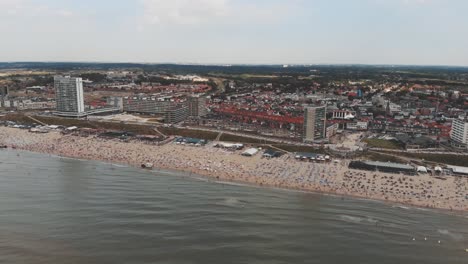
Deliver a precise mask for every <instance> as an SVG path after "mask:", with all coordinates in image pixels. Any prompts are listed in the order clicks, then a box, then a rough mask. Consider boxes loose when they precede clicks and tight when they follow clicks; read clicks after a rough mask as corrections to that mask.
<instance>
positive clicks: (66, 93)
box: [54, 76, 86, 117]
mask: <svg viewBox="0 0 468 264" xmlns="http://www.w3.org/2000/svg"><path fill="white" fill-rule="evenodd" d="M54 86H55V98H56V101H57V115H65V116H76V117H80V116H84V115H86V112H85V106H84V96H83V80H82V79H81V78H72V77H70V76H55V77H54Z"/></svg>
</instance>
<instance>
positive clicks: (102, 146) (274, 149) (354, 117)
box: [0, 65, 468, 211]
mask: <svg viewBox="0 0 468 264" xmlns="http://www.w3.org/2000/svg"><path fill="white" fill-rule="evenodd" d="M46 66H47V67H45V65H40V66H35V67H32V66H30V68H27V67H25V66H24V65H18V66H16V67H14V65H13V66H12V65H9V66H8V67H9V68H8V69H7V68H5V69H1V68H0V125H2V126H0V146H1V147H3V148H11V149H17V150H27V151H33V152H40V153H46V154H51V155H58V156H64V157H72V158H79V159H91V160H99V161H105V162H111V163H123V164H129V165H132V166H137V167H142V168H145V169H154V170H157V169H168V170H178V171H184V172H187V173H190V174H194V175H203V176H207V177H210V178H212V179H213V180H223V181H234V182H245V183H251V184H256V185H262V186H269V187H278V188H290V189H297V190H305V191H314V192H322V193H329V194H336V195H343V196H355V197H362V198H369V199H377V200H382V201H388V202H396V203H400V204H408V205H415V206H421V207H430V208H441V209H447V210H457V211H466V210H468V144H467V140H468V119H467V109H468V73H467V72H464V71H460V70H458V69H445V68H443V69H432V68H424V67H422V68H411V67H409V68H405V67H403V68H396V69H394V68H391V67H389V68H380V67H368V68H363V67H358V66H355V67H345V66H343V67H338V66H337V67H324V66H294V65H281V66H276V67H273V66H272V67H260V66H259V67H244V68H243V67H233V66H205V67H202V66H177V65H176V66H172V67H170V66H166V67H162V66H161V67H160V68H158V67H156V68H155V69H147V68H144V67H143V66H141V65H132V66H128V65H126V66H125V67H123V66H119V67H117V66H116V65H112V67H110V66H105V67H104V66H100V67H95V68H83V67H72V68H71V69H63V68H61V67H59V66H57V65H55V66H54V65H46ZM4 67H6V66H4ZM38 67H39V68H38Z"/></svg>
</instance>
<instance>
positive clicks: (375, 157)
mask: <svg viewBox="0 0 468 264" xmlns="http://www.w3.org/2000/svg"><path fill="white" fill-rule="evenodd" d="M361 158H363V159H368V160H372V161H381V162H395V163H403V164H404V163H407V162H406V161H405V160H403V159H400V158H398V157H395V156H394V155H388V154H382V153H375V152H367V153H365V154H364V155H362V156H361Z"/></svg>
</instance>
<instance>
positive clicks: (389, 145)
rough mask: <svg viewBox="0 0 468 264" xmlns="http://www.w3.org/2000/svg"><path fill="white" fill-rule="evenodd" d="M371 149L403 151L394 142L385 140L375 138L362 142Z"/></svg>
mask: <svg viewBox="0 0 468 264" xmlns="http://www.w3.org/2000/svg"><path fill="white" fill-rule="evenodd" d="M363 141H364V142H365V143H367V145H368V146H369V147H371V148H383V149H404V147H403V146H402V145H401V144H400V143H398V142H397V141H396V140H385V139H377V138H367V139H364V140H363Z"/></svg>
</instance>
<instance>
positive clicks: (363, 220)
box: [340, 215, 379, 224]
mask: <svg viewBox="0 0 468 264" xmlns="http://www.w3.org/2000/svg"><path fill="white" fill-rule="evenodd" d="M340 219H341V220H343V221H345V222H349V223H355V224H360V223H363V224H377V223H378V222H379V220H376V219H373V218H370V217H358V216H350V215H340Z"/></svg>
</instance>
